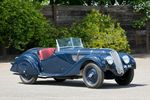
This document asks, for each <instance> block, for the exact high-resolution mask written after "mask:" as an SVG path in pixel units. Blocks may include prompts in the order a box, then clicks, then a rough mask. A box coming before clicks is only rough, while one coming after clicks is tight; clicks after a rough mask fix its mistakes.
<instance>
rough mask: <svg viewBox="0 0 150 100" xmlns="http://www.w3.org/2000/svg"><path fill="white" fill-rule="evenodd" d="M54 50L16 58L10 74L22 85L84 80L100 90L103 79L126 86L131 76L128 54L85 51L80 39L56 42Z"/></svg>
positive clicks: (131, 61) (38, 50) (30, 52)
mask: <svg viewBox="0 0 150 100" xmlns="http://www.w3.org/2000/svg"><path fill="white" fill-rule="evenodd" d="M56 44H57V48H32V49H30V50H27V51H26V52H24V53H23V54H21V55H20V56H18V57H16V58H15V61H14V62H13V63H12V67H11V69H10V70H11V71H13V72H14V74H17V75H19V76H20V79H21V81H22V82H23V83H24V84H33V83H35V82H36V81H37V78H54V80H56V81H57V82H63V81H65V80H66V79H76V78H83V81H84V83H85V85H86V86H87V87H89V88H100V87H101V86H102V84H103V80H104V79H114V80H115V81H116V82H117V84H119V85H128V84H130V83H131V81H132V80H133V77H134V69H135V68H136V63H135V60H134V59H133V57H131V56H130V55H129V54H126V53H121V52H117V51H115V50H113V49H109V48H101V49H96V48H84V47H83V44H82V41H81V39H80V38H64V39H57V40H56Z"/></svg>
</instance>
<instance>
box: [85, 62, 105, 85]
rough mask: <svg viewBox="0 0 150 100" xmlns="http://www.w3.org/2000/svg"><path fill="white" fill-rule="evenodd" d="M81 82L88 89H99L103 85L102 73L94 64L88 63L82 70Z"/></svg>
mask: <svg viewBox="0 0 150 100" xmlns="http://www.w3.org/2000/svg"><path fill="white" fill-rule="evenodd" d="M83 81H84V83H85V85H86V86H87V87H89V88H100V87H101V86H102V85H103V81H104V73H103V71H102V70H101V69H100V68H99V67H98V66H97V65H96V64H95V63H88V64H87V65H86V66H85V67H84V69H83Z"/></svg>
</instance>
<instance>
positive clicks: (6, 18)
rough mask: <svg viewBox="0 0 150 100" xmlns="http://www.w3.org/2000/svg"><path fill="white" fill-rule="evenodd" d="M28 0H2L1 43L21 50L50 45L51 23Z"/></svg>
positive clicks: (0, 5) (0, 16) (0, 11)
mask: <svg viewBox="0 0 150 100" xmlns="http://www.w3.org/2000/svg"><path fill="white" fill-rule="evenodd" d="M37 8H38V7H37V6H36V3H35V4H33V3H31V2H29V1H28V0H1V1H0V44H1V45H2V46H3V47H5V48H6V47H14V48H16V49H19V50H23V49H26V48H27V45H32V46H50V43H49V42H50V41H51V40H50V39H49V37H50V35H49V32H50V31H49V27H51V25H50V24H49V23H48V22H47V20H46V19H45V18H44V17H43V15H42V14H41V13H40V12H39V10H38V9H37Z"/></svg>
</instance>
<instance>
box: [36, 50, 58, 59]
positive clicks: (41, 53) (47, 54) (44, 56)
mask: <svg viewBox="0 0 150 100" xmlns="http://www.w3.org/2000/svg"><path fill="white" fill-rule="evenodd" d="M54 52H55V48H43V49H41V50H39V58H40V60H44V59H47V58H48V57H50V56H52V55H53V54H54Z"/></svg>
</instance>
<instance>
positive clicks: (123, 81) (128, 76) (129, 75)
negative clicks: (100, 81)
mask: <svg viewBox="0 0 150 100" xmlns="http://www.w3.org/2000/svg"><path fill="white" fill-rule="evenodd" d="M133 77H134V69H129V70H128V71H127V72H126V73H125V74H124V75H123V76H121V77H116V78H115V81H116V82H117V84H119V85H128V84H130V83H131V82H132V80H133Z"/></svg>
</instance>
